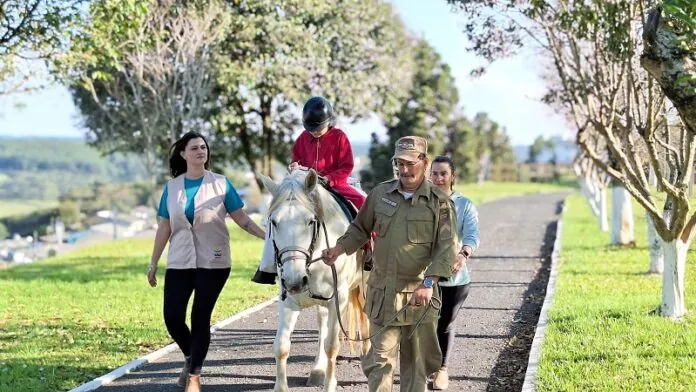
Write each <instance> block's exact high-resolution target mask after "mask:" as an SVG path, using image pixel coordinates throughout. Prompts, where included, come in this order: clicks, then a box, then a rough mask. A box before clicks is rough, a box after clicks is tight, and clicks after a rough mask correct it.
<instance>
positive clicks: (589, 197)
mask: <svg viewBox="0 0 696 392" xmlns="http://www.w3.org/2000/svg"><path fill="white" fill-rule="evenodd" d="M578 182H580V192H581V193H582V195H583V196H585V201H587V204H588V205H589V206H590V209H591V210H592V214H594V216H596V217H599V194H598V192H597V191H598V189H599V187H598V186H597V184H593V183H592V180H590V179H589V178H587V177H585V176H583V177H580V179H578Z"/></svg>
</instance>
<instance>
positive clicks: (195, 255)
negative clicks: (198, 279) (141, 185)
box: [167, 171, 232, 269]
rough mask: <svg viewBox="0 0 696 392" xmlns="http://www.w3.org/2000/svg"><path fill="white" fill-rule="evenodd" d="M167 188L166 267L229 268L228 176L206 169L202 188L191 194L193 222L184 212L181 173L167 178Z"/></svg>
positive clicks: (230, 260) (184, 190)
mask: <svg viewBox="0 0 696 392" xmlns="http://www.w3.org/2000/svg"><path fill="white" fill-rule="evenodd" d="M167 187H168V190H167V192H168V194H169V195H168V197H167V209H168V210H169V224H170V225H171V228H172V235H171V237H170V238H169V254H168V255H167V268H172V269H188V268H209V269H216V268H230V265H231V263H232V259H231V257H230V233H229V231H228V229H227V223H226V222H225V217H226V216H227V210H226V209H225V195H226V194H227V178H225V176H223V175H220V174H216V173H213V172H209V171H206V172H205V174H204V176H203V182H202V183H201V187H200V188H199V189H198V192H196V196H195V197H194V199H195V202H194V204H195V206H196V207H195V208H196V209H195V211H194V215H193V225H192V224H191V223H189V221H188V219H187V218H186V213H185V211H184V209H185V207H186V189H185V188H184V175H183V174H182V175H180V176H178V177H176V178H173V179H171V180H169V183H168V184H167Z"/></svg>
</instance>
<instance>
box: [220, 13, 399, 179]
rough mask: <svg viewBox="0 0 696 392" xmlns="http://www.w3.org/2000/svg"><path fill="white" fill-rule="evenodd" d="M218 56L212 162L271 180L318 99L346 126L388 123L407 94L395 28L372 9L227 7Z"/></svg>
mask: <svg viewBox="0 0 696 392" xmlns="http://www.w3.org/2000/svg"><path fill="white" fill-rule="evenodd" d="M228 7H229V11H230V13H231V25H230V28H229V34H228V35H227V37H226V39H225V41H224V43H223V45H222V48H221V51H220V52H219V53H218V57H217V61H216V69H217V73H218V80H217V83H218V87H217V89H216V91H217V93H218V94H217V95H218V96H219V99H220V101H221V102H222V106H223V108H222V109H221V111H220V113H219V114H218V115H216V116H215V117H214V118H213V119H212V123H213V125H214V128H215V133H214V139H215V140H217V141H223V142H225V143H226V144H229V145H231V147H232V148H230V149H226V150H224V151H216V154H217V155H216V160H218V161H224V162H238V163H241V162H244V163H246V164H248V165H249V167H250V168H251V169H252V170H253V171H256V170H260V171H263V172H264V173H265V174H269V175H272V173H271V171H272V170H271V169H272V167H273V163H272V161H273V160H274V159H275V160H278V161H280V162H285V163H287V162H288V159H289V154H290V146H291V145H292V135H293V133H294V132H295V131H297V130H298V128H300V122H299V115H300V108H301V106H302V104H303V103H304V101H305V100H306V99H307V98H309V97H310V96H311V95H323V96H325V97H326V98H328V99H329V100H330V101H331V102H332V103H333V106H334V109H335V111H336V112H337V114H339V115H340V116H343V117H347V118H356V117H360V116H365V115H368V114H369V113H371V112H378V113H380V114H386V115H388V114H390V113H392V112H393V111H394V110H396V109H397V108H398V106H399V105H400V101H401V99H402V98H403V96H404V94H405V92H406V90H407V89H408V87H409V81H410V79H411V78H410V75H411V68H412V65H411V63H412V60H411V59H412V57H411V43H410V42H409V40H408V38H407V36H406V32H405V29H404V27H403V25H402V22H401V21H400V20H399V19H398V18H397V17H396V16H394V14H393V12H392V7H391V6H390V5H389V4H387V3H386V2H384V1H382V0H368V1H359V2H357V1H345V2H344V1H342V2H330V3H329V2H320V1H312V0H292V1H287V2H284V3H282V4H279V3H278V2H275V1H270V0H256V1H249V2H228Z"/></svg>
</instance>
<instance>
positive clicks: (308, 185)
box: [305, 169, 319, 193]
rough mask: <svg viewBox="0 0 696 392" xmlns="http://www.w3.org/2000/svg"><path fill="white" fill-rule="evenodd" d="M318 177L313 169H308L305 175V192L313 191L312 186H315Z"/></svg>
mask: <svg viewBox="0 0 696 392" xmlns="http://www.w3.org/2000/svg"><path fill="white" fill-rule="evenodd" d="M318 178H319V175H318V174H317V172H316V171H315V170H314V169H309V172H308V173H307V177H305V189H306V190H307V193H312V192H314V188H316V187H317V181H318Z"/></svg>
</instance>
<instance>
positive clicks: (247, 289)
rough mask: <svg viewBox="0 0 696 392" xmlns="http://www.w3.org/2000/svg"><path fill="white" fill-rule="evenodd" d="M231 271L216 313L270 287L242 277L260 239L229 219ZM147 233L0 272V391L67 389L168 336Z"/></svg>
mask: <svg viewBox="0 0 696 392" xmlns="http://www.w3.org/2000/svg"><path fill="white" fill-rule="evenodd" d="M231 235H232V241H231V242H232V253H233V256H232V257H233V267H232V274H231V276H230V278H229V281H228V282H227V284H226V286H225V289H224V290H223V293H222V295H221V297H220V299H219V300H218V303H217V306H216V309H215V312H214V314H213V319H214V322H215V321H219V320H221V319H224V318H226V317H228V316H230V315H231V314H234V313H236V312H239V311H241V310H243V309H246V308H249V307H251V306H253V305H255V304H257V303H259V302H262V301H263V300H265V299H268V298H270V297H272V296H273V294H274V293H275V292H276V290H277V286H265V285H264V286H261V285H257V284H250V283H249V279H250V278H251V276H252V275H253V273H254V271H255V270H256V267H257V264H258V257H259V255H260V254H261V249H262V246H263V243H262V241H260V240H258V239H254V238H252V237H251V236H249V235H247V234H246V233H242V232H241V231H240V230H239V229H237V228H235V229H233V230H232V232H231ZM151 247H152V241H150V240H130V241H117V242H112V243H106V244H102V245H97V246H94V247H90V248H88V249H84V250H81V251H77V252H75V253H72V254H70V255H68V256H65V257H61V258H56V259H51V260H46V261H44V262H40V263H36V264H31V265H27V266H19V267H15V268H11V269H8V270H3V271H0V390H2V391H57V390H68V389H71V388H73V387H75V386H77V385H79V384H81V383H83V382H85V381H87V380H89V379H91V378H94V377H97V376H99V375H102V374H104V373H107V372H109V371H111V370H112V369H115V368H117V367H119V366H121V365H123V364H124V363H126V362H129V361H131V360H133V359H134V358H137V357H139V356H141V355H143V354H145V353H147V352H151V351H153V350H154V349H157V348H160V347H162V346H165V345H166V344H168V343H170V342H171V340H170V338H169V336H168V335H167V331H166V329H165V328H164V323H163V321H162V310H161V309H162V290H163V289H162V288H163V283H164V270H165V267H164V265H165V260H161V261H160V269H159V272H158V279H159V285H158V286H157V287H156V288H151V287H149V285H148V284H147V281H146V270H147V265H148V262H149V259H150V251H151Z"/></svg>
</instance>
